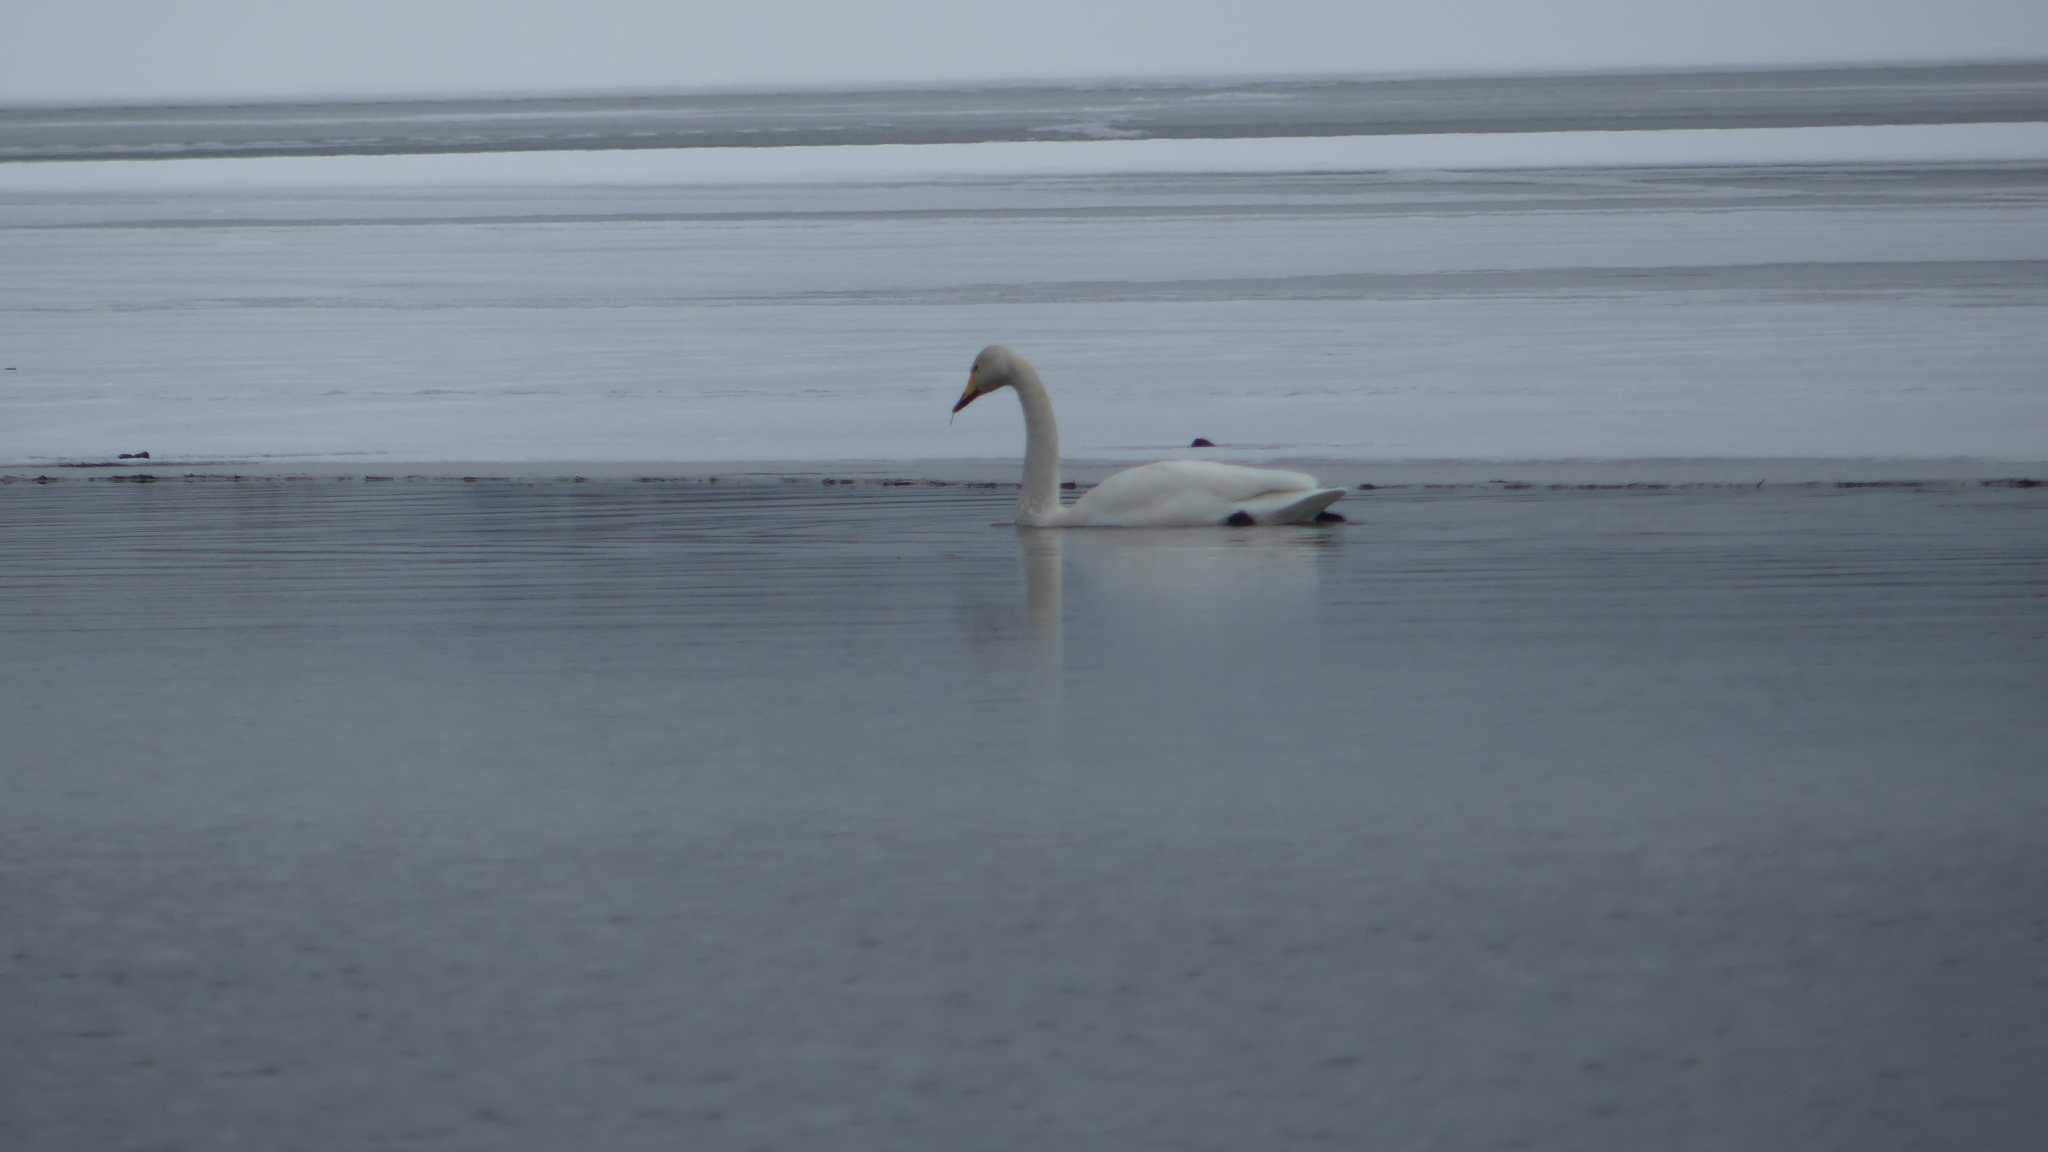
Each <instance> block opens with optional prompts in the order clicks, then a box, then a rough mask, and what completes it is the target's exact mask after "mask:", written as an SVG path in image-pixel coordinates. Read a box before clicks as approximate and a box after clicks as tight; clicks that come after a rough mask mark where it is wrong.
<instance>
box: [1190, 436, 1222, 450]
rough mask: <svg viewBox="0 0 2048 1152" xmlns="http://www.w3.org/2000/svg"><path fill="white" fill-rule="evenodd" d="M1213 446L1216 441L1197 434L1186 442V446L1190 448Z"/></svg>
mask: <svg viewBox="0 0 2048 1152" xmlns="http://www.w3.org/2000/svg"><path fill="white" fill-rule="evenodd" d="M1215 446H1216V442H1215V441H1213V440H1211V439H1209V438H1208V437H1207V436H1197V437H1195V438H1194V440H1192V441H1190V442H1189V444H1188V447H1190V448H1214V447H1215Z"/></svg>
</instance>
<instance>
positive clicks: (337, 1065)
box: [0, 480, 2048, 1150]
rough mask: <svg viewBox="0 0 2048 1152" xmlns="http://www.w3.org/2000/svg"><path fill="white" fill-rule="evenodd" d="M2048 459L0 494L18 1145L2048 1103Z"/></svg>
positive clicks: (1411, 1136) (1838, 1120)
mask: <svg viewBox="0 0 2048 1152" xmlns="http://www.w3.org/2000/svg"><path fill="white" fill-rule="evenodd" d="M2038 491H2039V490H2038V489H2032V490H2028V489H2010V488H1987V487H1981V486H1978V485H1975V484H1962V483H1957V484H1949V485H1937V486H1933V487H1927V488H1917V489H1916V488H1883V489H1840V488H1835V487H1832V486H1820V485H1814V486H1767V487H1763V488H1758V489H1747V488H1730V487H1714V488H1690V489H1671V490H1662V491H1647V492H1641V491H1639V492H1553V491H1546V490H1540V489H1539V490H1532V491H1506V490H1501V489H1500V488H1498V487H1464V488H1454V489H1443V490H1432V489H1405V490H1398V491H1391V492H1389V491H1381V492H1371V493H1359V494H1356V495H1355V496H1354V497H1353V498H1352V499H1351V500H1349V501H1347V502H1346V504H1345V505H1344V507H1345V509H1346V510H1347V511H1349V512H1350V513H1351V515H1352V516H1353V522H1352V523H1351V524H1349V525H1346V526H1342V527H1336V528H1330V529H1308V530H1296V531H1283V530H1274V531H1255V532H1230V531H1223V530H1216V531H1206V530H1205V531H1185V532H1167V533H1145V532H1094V533H1089V532H1071V533H1065V534H1058V533H1023V534H1020V533H1019V532H1017V531H1016V530H1015V529H1012V528H1010V527H1007V526H998V525H997V523H996V522H997V521H1000V520H1002V519H1004V518H1005V517H1006V516H1007V514H1008V511H1009V503H1010V500H1011V495H1010V493H1009V492H1007V491H1003V490H978V489H968V488H958V487H952V488H932V487H908V488H886V487H880V486H870V485H860V486H843V487H841V486H831V487H828V486H822V485H819V484H817V483H816V482H815V481H811V482H805V483H802V484H795V483H791V484H774V483H765V484H741V485H735V484H730V483H727V484H722V485H707V484H676V483H658V484H657V483H641V484H635V483H620V482H601V483H590V484H569V483H538V484H524V483H511V482H502V483H481V484H464V483H461V482H458V481H432V480H416V481H398V482H395V483H388V484H379V483H363V482H361V481H354V480H350V481H333V480H320V481H311V480H308V481H297V482H291V481H283V480H265V481H260V482H248V483H240V484H237V483H232V482H227V481H207V482H166V483H159V484H155V485H132V484H108V483H99V482H92V483H88V482H83V481H76V480H67V481H66V482H63V483H59V484H53V485H49V486H46V487H45V486H36V485H32V484H19V483H17V484H10V485H0V539H4V542H5V547H4V548H0V701H4V704H0V719H4V721H5V736H4V744H0V747H4V754H0V787H4V790H5V794H6V796H7V802H6V803H5V805H0V906H4V907H5V909H6V915H5V918H4V923H5V927H4V929H0V941H4V950H0V990H4V992H0V1026H4V1030H5V1032H6V1034H7V1035H8V1036H9V1037H10V1038H11V1042H10V1043H9V1044H7V1045H6V1046H4V1049H0V1130H4V1131H5V1132H6V1134H7V1140H6V1143H7V1144H8V1145H9V1146H10V1147H12V1148H19V1149H33V1150H42V1149H74V1148H87V1147H91V1148H124V1147H135V1148H141V1147H152V1148H154V1147H164V1148H168V1147H208V1148H229V1147H250V1148H265V1149H274V1148H290V1147H308V1148H369V1147H422V1146H431V1147H436V1148H493V1149H504V1148H533V1149H552V1148H560V1147H565V1146H572V1145H574V1146H586V1147H596V1148H656V1147H660V1148H673V1147H678V1146H685V1147H691V1148H753V1147H794V1146H818V1145H828V1146H834V1147H859V1148H912V1147H916V1148H948V1149H957V1148H1018V1147H1083V1148H1097V1147H1099V1148H1120V1149H1121V1148H1152V1147H1160V1148H1164V1147H1177V1148H1189V1147H1198V1148H1232V1149H1239V1148H1254V1147H1265V1148H1283V1147H1309V1146H1338V1147H1443V1148H1476V1147H1490V1146H1521V1147H1529V1146H1534V1147H1555V1148H1589V1147H1601V1148H1617V1149H1619V1148H1629V1149H1637V1148H1643V1147H1666V1148H1678V1147H1697V1148H1729V1147H1784V1148H1804V1149H1810V1148H1819V1147H1837V1148H1856V1149H1870V1148H1925V1147H1970V1148H2025V1147H2032V1146H2033V1142H2034V1141H2035V1140H2036V1139H2037V1138H2038V1133H2039V1131H2040V1129H2041V1127H2042V1126H2043V1125H2044V1124H2048V1110H2044V1106H2043V1104H2042V1102H2041V1096H2040V1093H2039V1091H2038V1089H2039V1085H2040V1084H2041V1083H2042V1082H2043V1081H2044V1078H2048V1029H2044V1026H2043V1025H2042V1023H2041V1022H2042V1021H2043V1020H2048V913H2044V909H2048V886H2044V882H2043V879H2042V877H2043V875H2044V873H2043V871H2042V868H2041V861H2042V852H2043V847H2044V841H2043V833H2042V831H2041V829H2042V827H2043V823H2042V821H2043V818H2044V816H2048V776H2044V773H2043V771H2042V759H2041V748H2042V747H2043V746H2044V739H2048V718H2044V717H2048V713H2044V712H2043V710H2042V709H2041V707H2040V699H2041V689H2042V687H2043V672H2044V667H2048V577H2044V572H2048V499H2044V498H2043V497H2041V496H2039V495H2038V494H2037V493H2038Z"/></svg>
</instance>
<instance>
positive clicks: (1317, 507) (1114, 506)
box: [1062, 460, 1344, 528]
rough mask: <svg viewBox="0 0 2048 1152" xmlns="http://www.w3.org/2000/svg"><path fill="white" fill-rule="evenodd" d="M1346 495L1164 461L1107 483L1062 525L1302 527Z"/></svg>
mask: <svg viewBox="0 0 2048 1152" xmlns="http://www.w3.org/2000/svg"><path fill="white" fill-rule="evenodd" d="M1343 495H1344V490H1343V489H1342V488H1319V487H1317V486H1316V479H1315V477H1313V476H1310V475H1308V474H1306V473H1303V472H1288V471H1283V470H1281V469H1277V468H1246V467H1244V466H1242V465H1238V464H1219V463H1216V462H1214V461H1211V460H1162V461H1160V462H1158V463H1156V464H1144V465H1140V466H1139V467H1136V468H1129V469H1126V470H1124V471H1122V472H1118V473H1116V474H1115V475H1113V476H1111V477H1109V478H1108V479H1107V480H1104V481H1103V482H1102V483H1101V484H1099V485H1097V486H1096V487H1095V488H1094V489H1093V490H1091V491H1090V492H1088V493H1087V494H1086V495H1084V496H1082V497H1081V499H1080V500H1078V501H1076V502H1075V503H1074V504H1073V506H1072V507H1070V508H1068V509H1066V511H1065V514H1064V516H1063V517H1062V522H1064V523H1067V524H1072V525H1076V526H1085V525H1098V526H1103V527H1120V528H1140V527H1162V528H1163V527H1178V526H1186V525H1201V524H1225V523H1231V522H1233V517H1240V519H1238V520H1236V521H1235V522H1239V523H1257V524H1295V523H1301V522H1303V521H1307V520H1313V519H1315V517H1316V514H1317V513H1319V512H1321V511H1322V510H1323V509H1325V508H1327V507H1329V506H1330V505H1331V504H1334V503H1336V502H1337V500H1338V499H1340V498H1341V497H1342V496H1343Z"/></svg>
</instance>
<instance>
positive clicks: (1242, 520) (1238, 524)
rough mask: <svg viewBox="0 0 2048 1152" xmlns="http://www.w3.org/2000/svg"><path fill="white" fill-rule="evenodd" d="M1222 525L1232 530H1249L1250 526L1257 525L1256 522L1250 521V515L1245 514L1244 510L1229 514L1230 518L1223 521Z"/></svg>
mask: <svg viewBox="0 0 2048 1152" xmlns="http://www.w3.org/2000/svg"><path fill="white" fill-rule="evenodd" d="M1224 523H1225V524H1228V525H1230V526H1231V527H1232V528H1249V527H1251V526H1252V525H1254V524H1257V523H1258V521H1257V520H1254V519H1252V514H1251V513H1249V512H1246V511H1245V510H1243V509H1242V508H1240V509H1238V510H1237V511H1235V512H1232V513H1231V514H1230V518H1229V519H1227V520H1225V521H1224Z"/></svg>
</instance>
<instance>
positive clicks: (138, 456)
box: [114, 452, 149, 460]
mask: <svg viewBox="0 0 2048 1152" xmlns="http://www.w3.org/2000/svg"><path fill="white" fill-rule="evenodd" d="M114 459H116V460H147V459H149V453H147V452H123V453H121V454H120V455H119V456H116V457H114Z"/></svg>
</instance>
